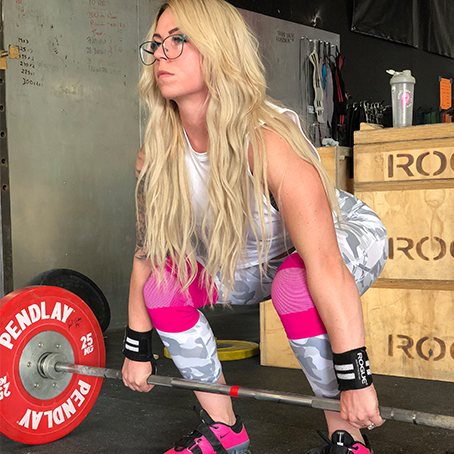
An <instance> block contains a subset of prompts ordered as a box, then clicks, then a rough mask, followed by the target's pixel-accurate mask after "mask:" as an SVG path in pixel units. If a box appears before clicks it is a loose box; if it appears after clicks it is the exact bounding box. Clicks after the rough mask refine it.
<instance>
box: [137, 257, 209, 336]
mask: <svg viewBox="0 0 454 454" xmlns="http://www.w3.org/2000/svg"><path fill="white" fill-rule="evenodd" d="M197 265H198V272H197V277H196V279H195V280H194V282H192V283H191V285H190V286H189V289H188V291H187V292H182V290H181V285H180V283H179V282H178V279H177V277H176V275H175V274H174V273H172V267H171V264H170V262H169V263H167V264H166V267H165V271H164V272H165V279H164V282H163V283H162V284H161V285H158V280H157V276H156V274H155V273H152V274H151V275H150V277H149V278H148V280H147V282H146V283H145V286H144V289H143V294H144V298H145V304H146V306H147V309H148V313H149V314H150V318H151V321H152V323H153V326H154V327H155V328H156V329H158V330H161V331H165V332H167V333H179V332H182V331H186V330H188V329H190V328H192V327H193V326H194V325H195V324H196V323H197V321H198V320H199V313H198V311H197V309H198V308H200V307H202V306H206V305H208V304H210V303H211V301H210V299H209V295H208V292H207V290H206V288H205V287H204V286H203V285H202V281H201V274H202V271H203V267H202V265H200V264H199V263H198V264H197ZM213 300H214V301H216V300H217V294H214V295H213Z"/></svg>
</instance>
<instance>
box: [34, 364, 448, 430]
mask: <svg viewBox="0 0 454 454" xmlns="http://www.w3.org/2000/svg"><path fill="white" fill-rule="evenodd" d="M43 368H45V369H46V370H47V371H48V370H55V371H56V372H57V373H60V372H64V373H70V374H79V375H90V376H95V377H103V378H114V379H118V380H121V379H122V374H121V371H120V370H115V369H105V368H100V367H90V366H81V365H77V364H69V363H63V362H58V361H56V358H53V357H51V356H49V357H47V358H46V359H45V361H44V364H43ZM147 383H148V384H149V385H158V386H165V387H169V388H179V389H189V390H192V391H202V392H208V393H214V394H224V395H227V396H231V397H239V398H246V399H255V400H262V401H270V402H276V403H282V404H292V405H299V406H303V407H311V408H315V409H318V410H328V411H336V412H340V402H339V401H338V400H334V399H327V398H323V397H313V396H306V395H302V394H294V393H286V392H277V391H268V390H263V389H251V388H243V387H242V386H231V385H223V384H219V383H206V382H201V381H197V380H187V379H184V378H175V377H167V376H162V375H150V376H149V377H148V378H147ZM379 409H380V415H381V417H382V418H383V419H387V420H393V421H400V422H407V423H412V424H415V425H424V426H430V427H439V428H443V429H450V430H454V416H445V415H437V414H431V413H423V412H418V411H412V410H404V409H400V408H390V407H379Z"/></svg>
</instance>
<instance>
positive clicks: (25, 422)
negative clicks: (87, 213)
mask: <svg viewBox="0 0 454 454" xmlns="http://www.w3.org/2000/svg"><path fill="white" fill-rule="evenodd" d="M40 344H41V346H40ZM41 349H42V350H43V352H42V354H41V353H40V350H41ZM47 353H53V354H61V356H62V357H65V358H68V360H69V361H72V360H74V363H75V364H83V365H88V366H94V367H104V364H105V349H104V340H103V335H102V331H101V329H100V327H99V324H98V321H97V320H96V317H95V316H94V315H93V312H92V311H91V309H90V308H89V307H88V306H87V305H86V304H85V303H84V302H83V301H82V300H81V299H80V298H79V297H78V296H77V295H74V294H73V293H71V292H69V291H67V290H65V289H62V288H58V287H48V286H38V287H28V288H24V289H20V290H17V291H15V292H13V293H10V294H9V295H7V296H5V297H4V298H2V299H1V300H0V355H1V358H2V361H1V364H0V433H1V434H2V435H3V436H5V437H7V438H11V439H13V440H16V441H18V442H21V443H26V444H42V443H48V442H51V441H55V440H58V439H59V438H61V437H63V436H65V435H66V434H68V433H69V432H71V431H72V430H73V429H74V428H75V427H77V426H78V425H79V424H80V423H81V422H82V421H83V420H84V418H85V416H86V415H87V414H88V413H89V412H90V410H91V408H92V406H93V404H94V403H95V401H96V398H97V396H98V393H99V390H100V388H101V384H102V378H99V377H90V376H82V375H77V374H72V375H71V374H68V375H69V379H68V376H67V375H66V377H61V376H59V374H58V373H55V374H53V375H54V376H53V378H43V376H41V375H40V373H39V368H38V364H39V360H40V358H42V356H43V355H45V354H47ZM28 363H30V367H28ZM54 384H55V386H54ZM35 385H36V386H35ZM53 388H56V389H53ZM32 389H33V391H32Z"/></svg>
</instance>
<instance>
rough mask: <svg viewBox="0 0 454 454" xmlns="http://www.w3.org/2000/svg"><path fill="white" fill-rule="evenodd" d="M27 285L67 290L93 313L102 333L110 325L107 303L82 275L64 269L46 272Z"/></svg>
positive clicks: (95, 286) (102, 294)
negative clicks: (80, 299) (48, 286)
mask: <svg viewBox="0 0 454 454" xmlns="http://www.w3.org/2000/svg"><path fill="white" fill-rule="evenodd" d="M29 285H50V286H53V287H60V288H64V289H66V290H69V291H70V292H72V293H74V294H76V295H77V296H78V297H79V298H82V300H83V301H84V302H85V303H86V304H87V305H88V307H89V308H90V309H91V310H92V311H93V313H94V314H95V316H96V318H97V319H98V323H99V325H100V326H101V330H102V332H104V331H106V329H107V328H108V326H109V323H110V307H109V303H108V302H107V299H106V297H105V296H104V293H103V292H102V291H101V289H100V288H99V287H98V286H97V285H96V284H95V283H94V282H93V281H92V280H91V279H89V278H88V277H87V276H85V275H83V274H82V273H79V272H78V271H74V270H70V269H65V268H57V269H54V270H48V271H44V272H43V273H41V274H38V276H35V277H34V278H33V279H32V280H31V281H30V282H28V283H27V286H29Z"/></svg>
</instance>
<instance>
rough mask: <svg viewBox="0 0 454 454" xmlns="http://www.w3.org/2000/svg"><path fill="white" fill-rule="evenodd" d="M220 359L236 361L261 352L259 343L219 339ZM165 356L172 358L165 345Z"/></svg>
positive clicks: (217, 345) (217, 341)
mask: <svg viewBox="0 0 454 454" xmlns="http://www.w3.org/2000/svg"><path fill="white" fill-rule="evenodd" d="M216 347H217V350H218V357H219V361H234V360H237V359H244V358H250V357H251V356H256V355H258V354H259V345H258V344H256V343H255V342H247V341H238V340H221V341H220V340H217V339H216ZM164 356H165V357H166V358H170V355H169V352H168V351H167V349H166V348H165V347H164Z"/></svg>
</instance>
